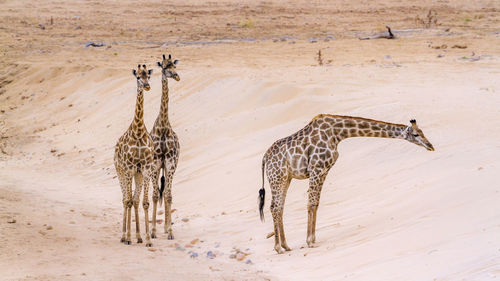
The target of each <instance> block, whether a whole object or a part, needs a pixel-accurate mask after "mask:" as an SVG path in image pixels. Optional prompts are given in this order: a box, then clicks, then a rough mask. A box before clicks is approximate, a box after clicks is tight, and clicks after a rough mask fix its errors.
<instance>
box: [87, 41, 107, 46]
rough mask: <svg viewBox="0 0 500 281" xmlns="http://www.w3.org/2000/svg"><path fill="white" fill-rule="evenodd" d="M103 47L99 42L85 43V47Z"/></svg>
mask: <svg viewBox="0 0 500 281" xmlns="http://www.w3.org/2000/svg"><path fill="white" fill-rule="evenodd" d="M89 46H90V47H103V46H106V44H104V43H102V42H99V43H94V42H87V43H85V47H89Z"/></svg>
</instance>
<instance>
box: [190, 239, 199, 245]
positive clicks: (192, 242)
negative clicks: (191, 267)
mask: <svg viewBox="0 0 500 281" xmlns="http://www.w3.org/2000/svg"><path fill="white" fill-rule="evenodd" d="M198 242H200V239H198V238H195V239H193V240H191V244H192V245H194V244H196V243H198Z"/></svg>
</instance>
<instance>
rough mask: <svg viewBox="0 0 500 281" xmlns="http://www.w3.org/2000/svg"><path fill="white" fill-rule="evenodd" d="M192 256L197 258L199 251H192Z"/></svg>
mask: <svg viewBox="0 0 500 281" xmlns="http://www.w3.org/2000/svg"><path fill="white" fill-rule="evenodd" d="M190 257H191V258H193V259H194V258H197V257H198V253H197V252H191V255H190Z"/></svg>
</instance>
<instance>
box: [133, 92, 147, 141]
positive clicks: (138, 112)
mask: <svg viewBox="0 0 500 281" xmlns="http://www.w3.org/2000/svg"><path fill="white" fill-rule="evenodd" d="M132 130H134V132H135V133H136V135H138V136H141V135H142V133H143V132H144V131H146V126H145V125H144V91H143V90H142V89H139V88H138V89H137V101H136V103H135V116H134V121H133V122H132Z"/></svg>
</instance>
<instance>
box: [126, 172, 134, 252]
mask: <svg viewBox="0 0 500 281" xmlns="http://www.w3.org/2000/svg"><path fill="white" fill-rule="evenodd" d="M125 186H126V195H127V196H126V204H127V237H126V238H125V242H124V243H125V245H130V244H132V239H131V234H130V227H131V224H132V205H133V201H132V177H131V176H128V175H127V176H126V177H125Z"/></svg>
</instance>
